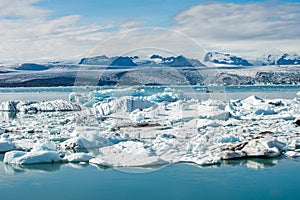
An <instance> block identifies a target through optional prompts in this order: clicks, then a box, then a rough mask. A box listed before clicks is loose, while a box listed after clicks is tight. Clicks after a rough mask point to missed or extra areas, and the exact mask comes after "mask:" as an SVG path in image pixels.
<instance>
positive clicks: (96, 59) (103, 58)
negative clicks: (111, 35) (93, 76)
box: [78, 55, 112, 65]
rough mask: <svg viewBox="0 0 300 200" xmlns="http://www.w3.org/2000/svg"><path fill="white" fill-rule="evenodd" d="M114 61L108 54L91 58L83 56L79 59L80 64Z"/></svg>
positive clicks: (104, 63)
mask: <svg viewBox="0 0 300 200" xmlns="http://www.w3.org/2000/svg"><path fill="white" fill-rule="evenodd" d="M111 63H112V59H111V58H109V57H107V56H106V55H102V56H96V57H91V58H82V59H81V60H80V61H79V63H78V64H79V65H82V64H83V65H109V64H111Z"/></svg>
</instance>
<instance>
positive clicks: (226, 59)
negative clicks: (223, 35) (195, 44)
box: [204, 52, 252, 66]
mask: <svg viewBox="0 0 300 200" xmlns="http://www.w3.org/2000/svg"><path fill="white" fill-rule="evenodd" d="M204 61H205V62H211V63H215V64H224V65H237V66H252V64H250V63H249V62H248V61H247V60H246V59H243V58H241V57H237V56H233V55H230V54H227V53H219V52H208V53H207V54H206V55H205V57H204Z"/></svg>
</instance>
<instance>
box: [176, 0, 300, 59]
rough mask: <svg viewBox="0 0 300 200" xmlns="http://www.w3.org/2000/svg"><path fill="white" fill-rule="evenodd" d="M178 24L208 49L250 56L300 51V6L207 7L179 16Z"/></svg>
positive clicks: (210, 5) (268, 4) (222, 5)
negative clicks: (261, 53)
mask: <svg viewBox="0 0 300 200" xmlns="http://www.w3.org/2000/svg"><path fill="white" fill-rule="evenodd" d="M174 21H175V24H174V28H175V29H176V30H179V31H182V32H184V33H186V34H188V35H190V36H191V37H193V38H195V39H196V40H197V41H199V42H201V43H203V44H204V45H205V46H207V47H208V48H215V49H224V50H225V49H226V50H232V51H237V52H238V51H239V52H242V51H244V52H246V54H247V53H248V54H249V53H251V52H252V53H255V52H256V53H258V51H263V50H268V49H269V50H270V48H273V49H274V50H276V49H281V50H290V51H299V50H300V47H299V44H300V29H299V27H300V3H271V2H270V3H248V4H233V3H227V4H225V3H214V4H203V5H198V6H194V7H192V8H190V9H188V10H185V11H183V12H181V13H179V14H178V15H177V16H175V18H174Z"/></svg>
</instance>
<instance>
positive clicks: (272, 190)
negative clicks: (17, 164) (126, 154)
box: [0, 159, 300, 200]
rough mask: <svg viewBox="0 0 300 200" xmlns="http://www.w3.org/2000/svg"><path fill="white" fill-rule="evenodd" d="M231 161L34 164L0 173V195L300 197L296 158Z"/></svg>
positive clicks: (36, 196)
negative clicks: (147, 166)
mask: <svg viewBox="0 0 300 200" xmlns="http://www.w3.org/2000/svg"><path fill="white" fill-rule="evenodd" d="M234 162H236V163H233V164H231V165H222V166H221V167H207V168H200V167H199V166H196V165H191V164H175V165H169V166H167V167H163V168H161V169H156V170H153V171H150V172H145V173H128V172H127V171H128V170H124V169H121V170H120V169H106V170H105V169H101V168H100V169H99V168H96V167H94V166H89V165H86V166H81V168H74V166H75V167H79V165H77V166H76V165H73V166H70V165H59V164H54V165H49V164H48V165H47V164H44V165H35V166H34V165H33V166H28V168H26V167H25V168H23V169H19V170H15V171H14V170H11V171H9V170H8V169H7V170H8V171H7V172H10V174H7V173H5V172H3V171H2V173H0V194H1V196H2V197H4V198H3V199H5V200H7V199H31V200H34V199H44V200H48V199H49V200H50V199H51V200H53V199H73V200H75V199H116V200H117V199H118V200H119V199H132V200H135V199H299V195H300V191H299V185H298V182H299V180H300V173H299V169H300V160H299V159H284V160H279V161H276V162H278V163H277V164H276V165H273V164H271V165H270V164H265V165H264V164H263V162H262V161H260V162H261V163H260V164H259V166H260V167H261V168H260V169H253V168H248V167H247V165H245V162H246V161H245V162H244V163H241V162H240V161H234ZM251 162H254V163H255V162H256V161H251ZM267 162H268V161H267ZM1 165H2V166H1V168H2V169H1V168H0V169H1V170H3V167H5V166H3V163H1ZM6 167H8V166H6ZM264 167H265V168H264ZM131 171H133V172H135V170H131ZM139 172H141V171H139Z"/></svg>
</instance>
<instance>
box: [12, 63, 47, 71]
mask: <svg viewBox="0 0 300 200" xmlns="http://www.w3.org/2000/svg"><path fill="white" fill-rule="evenodd" d="M15 69H16V70H30V71H43V70H48V69H50V67H49V66H47V65H39V64H35V63H24V64H21V65H20V66H18V67H16V68H15Z"/></svg>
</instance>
